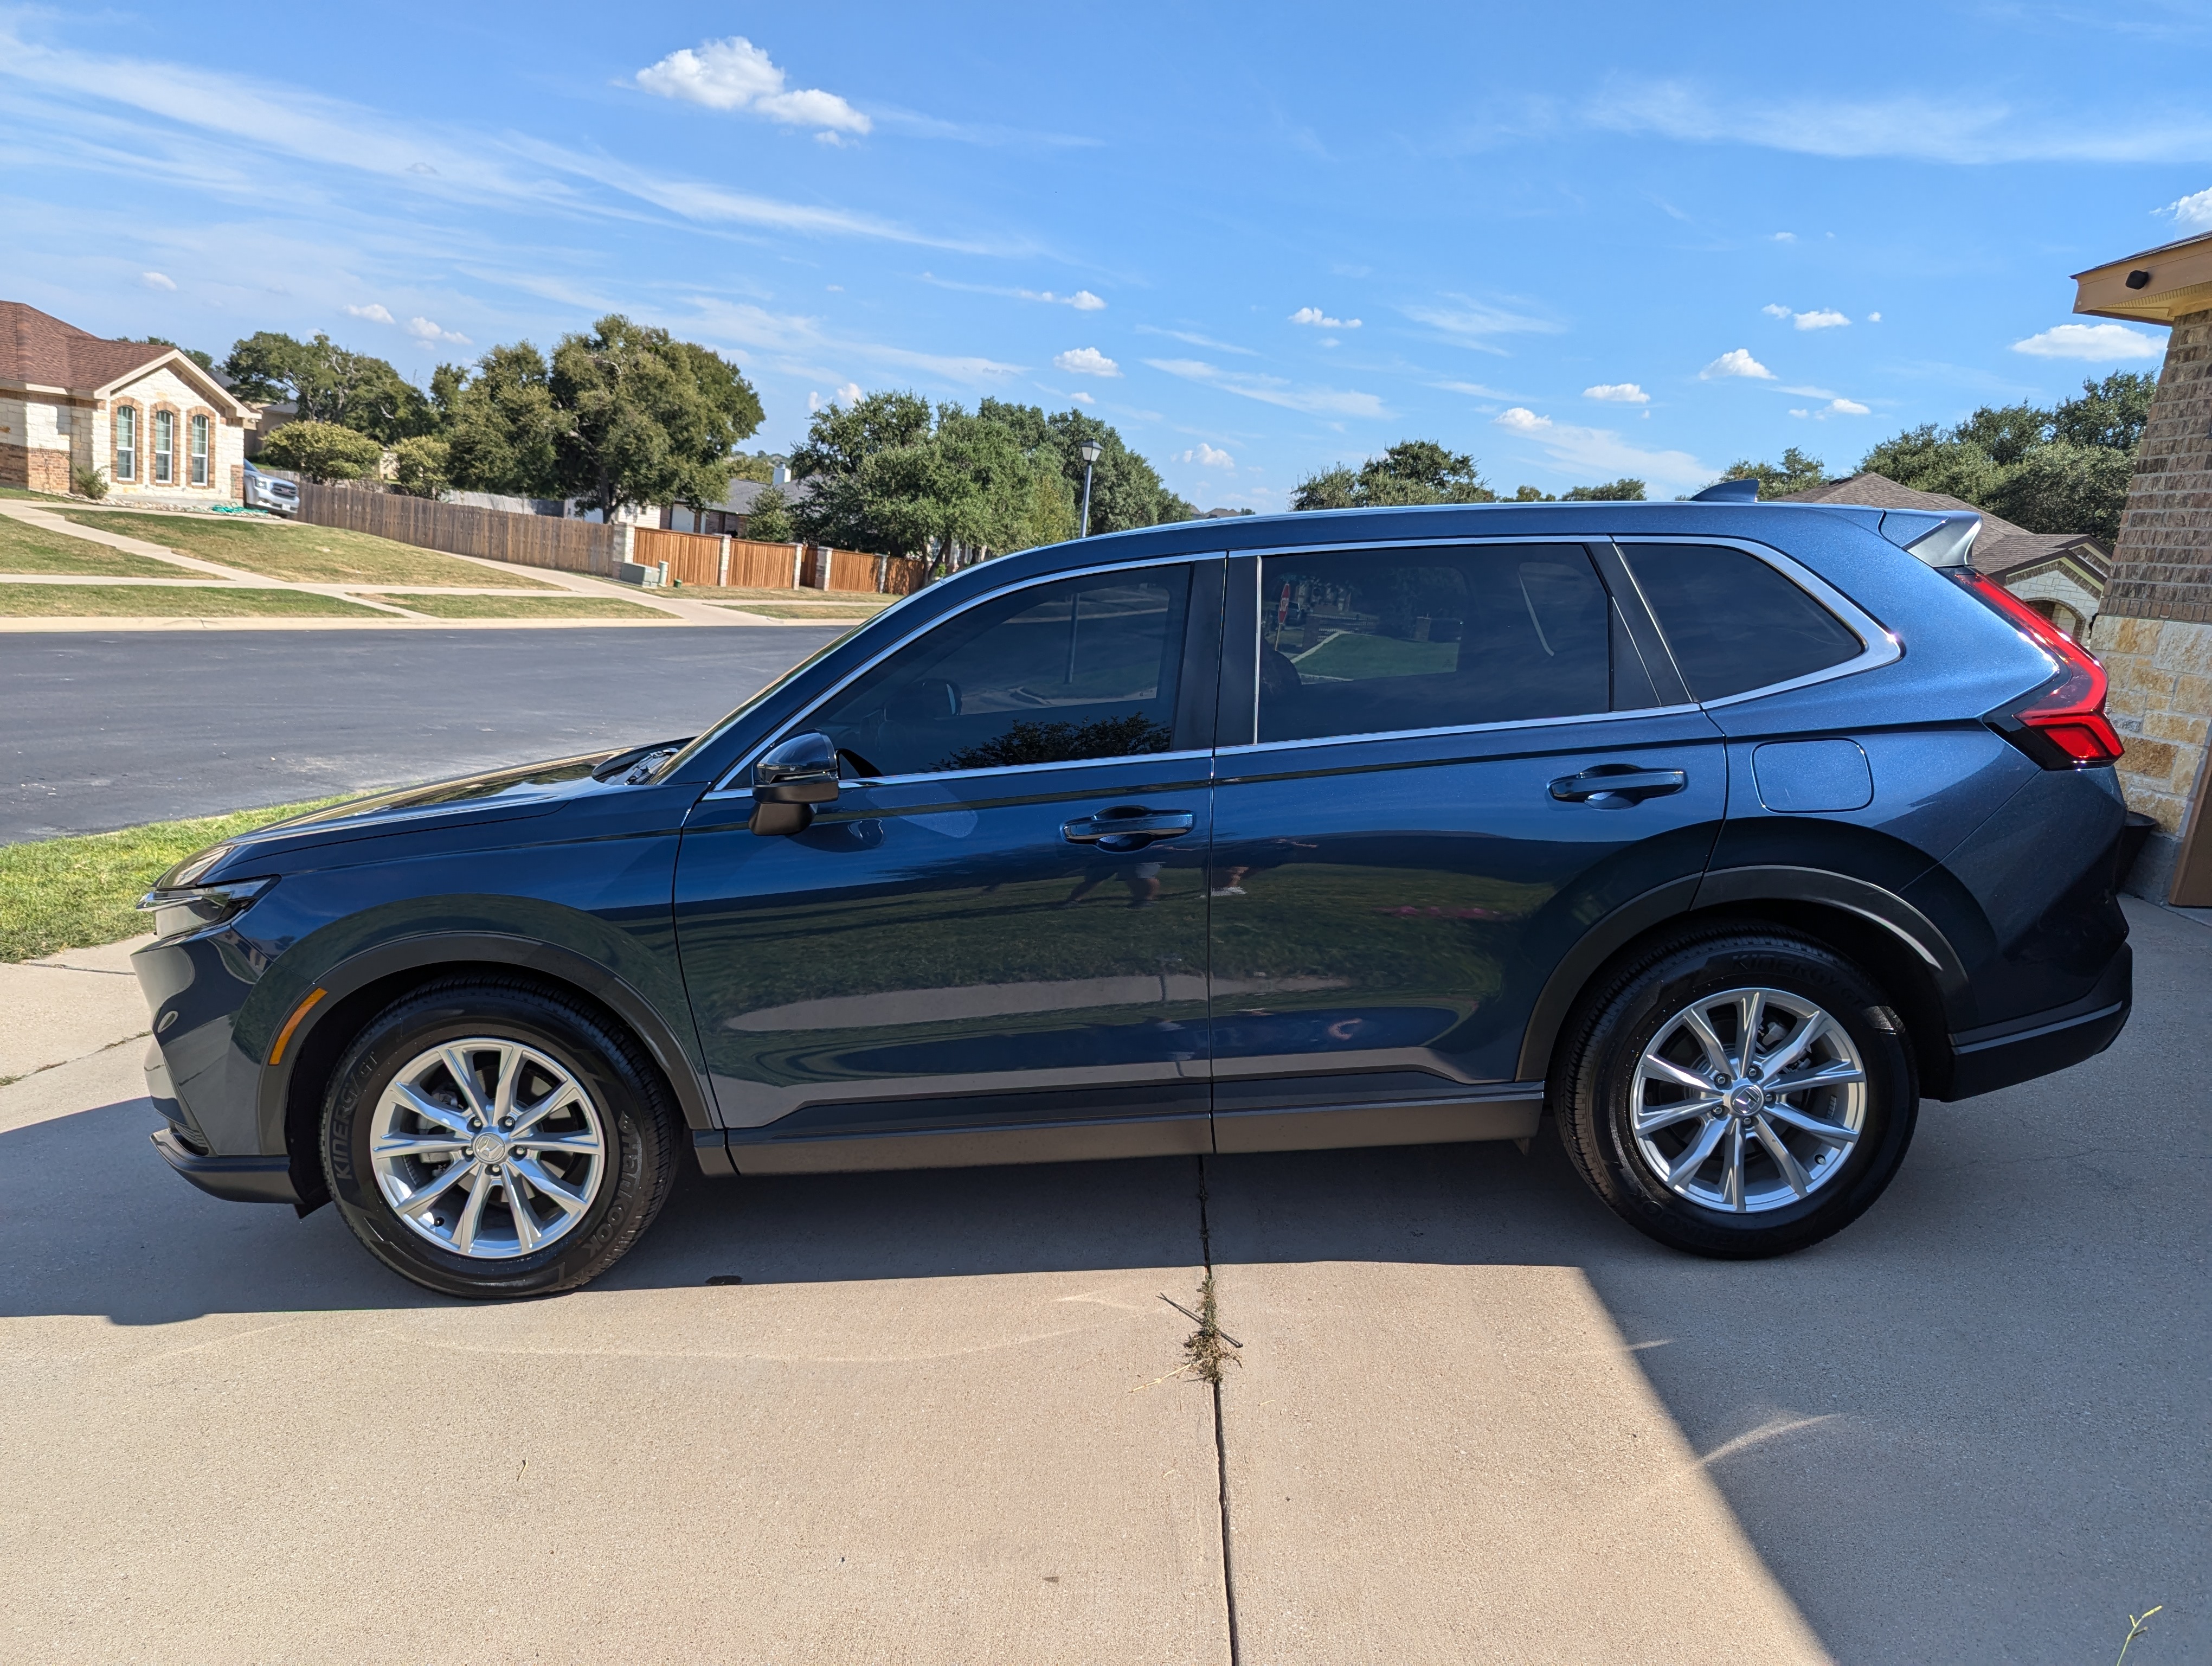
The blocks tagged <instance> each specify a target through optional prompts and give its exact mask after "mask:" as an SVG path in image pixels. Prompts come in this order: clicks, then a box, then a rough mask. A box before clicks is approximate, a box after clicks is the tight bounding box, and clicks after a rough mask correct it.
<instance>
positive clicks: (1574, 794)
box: [1552, 764, 1690, 810]
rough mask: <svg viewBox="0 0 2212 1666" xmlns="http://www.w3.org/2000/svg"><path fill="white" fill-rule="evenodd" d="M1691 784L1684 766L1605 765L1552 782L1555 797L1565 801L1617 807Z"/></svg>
mask: <svg viewBox="0 0 2212 1666" xmlns="http://www.w3.org/2000/svg"><path fill="white" fill-rule="evenodd" d="M1689 784H1690V777H1689V775H1688V774H1687V773H1686V772H1685V771H1683V770H1680V769H1621V768H1620V767H1618V766H1609V765H1604V764H1601V765H1600V766H1599V767H1598V768H1596V769H1585V770H1583V772H1582V773H1581V774H1580V775H1562V776H1560V777H1559V779H1558V780H1557V781H1553V783H1552V796H1553V798H1555V799H1557V800H1559V802H1560V803H1562V804H1591V805H1595V806H1599V807H1600V808H1601V809H1607V810H1613V809H1623V808H1626V806H1629V805H1632V804H1638V803H1641V802H1642V801H1643V800H1645V799H1656V798H1658V797H1661V796H1662V795H1663V794H1665V793H1679V792H1680V791H1681V790H1682V789H1683V788H1684V787H1687V786H1688V785H1689Z"/></svg>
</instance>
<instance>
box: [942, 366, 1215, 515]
mask: <svg viewBox="0 0 2212 1666" xmlns="http://www.w3.org/2000/svg"><path fill="white" fill-rule="evenodd" d="M975 414H976V415H977V416H978V417H983V418H986V419H987V420H989V421H993V422H997V423H1003V424H1004V425H1005V426H1006V428H1008V429H1012V431H1013V434H1014V435H1015V437H1016V438H1017V440H1018V441H1019V442H1020V445H1021V447H1022V449H1023V450H1024V451H1025V452H1027V453H1029V454H1030V455H1031V456H1032V457H1035V458H1037V459H1049V460H1050V462H1051V463H1052V464H1053V465H1054V467H1056V468H1057V469H1058V470H1059V471H1060V477H1061V478H1062V479H1063V480H1065V481H1066V483H1067V489H1068V492H1069V494H1070V496H1072V497H1073V500H1074V502H1076V503H1077V504H1078V505H1080V504H1081V503H1082V501H1083V456H1082V452H1081V447H1082V445H1083V443H1084V441H1086V440H1088V441H1097V445H1098V448H1099V452H1098V461H1097V464H1096V465H1094V466H1093V467H1092V469H1091V532H1094V533H1097V532H1127V530H1129V529H1130V528H1131V527H1133V526H1158V525H1159V524H1160V523H1161V522H1162V521H1167V520H1194V519H1195V518H1196V516H1197V514H1198V510H1197V508H1195V507H1194V505H1192V504H1191V503H1189V502H1187V501H1185V500H1184V499H1183V498H1182V497H1180V496H1176V494H1175V493H1174V492H1171V491H1170V490H1169V489H1167V487H1166V486H1165V485H1164V484H1162V483H1161V481H1160V477H1159V472H1158V470H1156V469H1154V468H1153V467H1152V464H1151V463H1150V462H1149V461H1148V460H1146V458H1145V457H1144V456H1143V455H1142V454H1141V453H1138V452H1135V451H1132V450H1131V449H1130V448H1129V447H1128V445H1127V442H1126V441H1123V439H1122V438H1121V432H1120V430H1118V429H1115V427H1114V426H1113V425H1112V424H1111V423H1102V422H1100V421H1099V420H1098V418H1097V417H1093V416H1091V415H1090V414H1089V413H1088V412H1087V411H1081V410H1073V409H1070V410H1056V411H1054V412H1053V413H1052V414H1051V415H1050V416H1047V415H1046V414H1045V412H1044V410H1043V409H1042V407H1040V406H1037V405H1020V404H1012V403H1010V402H1008V401H1006V400H1003V399H984V400H982V401H981V403H979V404H977V405H976V407H975ZM1078 513H1080V510H1079V511H1078ZM1070 535H1071V536H1073V532H1071V534H1070Z"/></svg>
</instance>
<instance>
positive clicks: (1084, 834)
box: [1060, 806, 1198, 850]
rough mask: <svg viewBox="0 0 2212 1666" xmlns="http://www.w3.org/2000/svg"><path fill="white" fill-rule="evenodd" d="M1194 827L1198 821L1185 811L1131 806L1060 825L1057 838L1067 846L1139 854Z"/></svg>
mask: <svg viewBox="0 0 2212 1666" xmlns="http://www.w3.org/2000/svg"><path fill="white" fill-rule="evenodd" d="M1197 825H1198V818H1197V817H1196V816H1195V815H1194V814H1193V813H1192V812H1190V811H1188V810H1146V809H1145V808H1143V807H1142V806H1127V807H1122V808H1116V809H1113V810H1102V811H1100V812H1098V814H1097V815H1095V816H1079V817H1077V818H1075V819H1074V820H1073V821H1072V822H1063V823H1061V824H1060V837H1061V838H1063V839H1065V840H1066V841H1067V842H1068V843H1070V844H1095V845H1097V847H1098V848H1100V849H1101V850H1142V849H1143V848H1145V847H1146V845H1148V844H1152V843H1155V842H1158V841H1159V840H1162V839H1179V838H1181V837H1182V836H1183V835H1184V834H1186V833H1188V832H1189V831H1190V830H1191V829H1192V828H1194V827H1196V826H1197Z"/></svg>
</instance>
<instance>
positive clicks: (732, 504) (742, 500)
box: [717, 475, 816, 515]
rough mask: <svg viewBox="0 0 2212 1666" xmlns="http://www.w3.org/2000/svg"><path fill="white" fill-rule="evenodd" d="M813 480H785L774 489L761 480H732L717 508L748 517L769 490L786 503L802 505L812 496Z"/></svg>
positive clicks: (808, 478) (810, 476)
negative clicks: (763, 494)
mask: <svg viewBox="0 0 2212 1666" xmlns="http://www.w3.org/2000/svg"><path fill="white" fill-rule="evenodd" d="M815 479H816V477H814V476H812V475H809V476H808V477H806V478H805V479H804V480H787V481H785V482H784V483H782V484H781V486H775V487H771V486H769V484H768V483H767V482H765V481H762V480H732V482H730V490H729V495H728V496H726V497H725V498H723V500H722V501H721V502H720V505H719V506H717V507H719V508H721V509H723V510H725V511H726V512H727V513H729V514H735V515H749V514H751V513H752V512H753V505H754V504H755V503H756V502H759V500H760V495H761V494H762V493H763V492H765V491H771V490H773V491H776V492H780V493H781V494H782V495H783V501H784V502H786V503H803V502H805V501H806V500H807V499H808V498H810V497H811V496H814V483H815Z"/></svg>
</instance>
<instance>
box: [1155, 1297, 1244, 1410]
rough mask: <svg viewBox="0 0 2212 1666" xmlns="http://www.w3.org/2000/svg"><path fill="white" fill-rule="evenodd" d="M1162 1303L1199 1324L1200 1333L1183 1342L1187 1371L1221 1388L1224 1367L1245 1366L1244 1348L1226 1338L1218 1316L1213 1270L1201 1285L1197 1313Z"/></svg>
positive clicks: (1183, 1307) (1234, 1340)
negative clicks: (1242, 1350)
mask: <svg viewBox="0 0 2212 1666" xmlns="http://www.w3.org/2000/svg"><path fill="white" fill-rule="evenodd" d="M1160 1299H1161V1300H1162V1301H1164V1302H1166V1303H1167V1304H1168V1305H1169V1306H1170V1307H1171V1308H1173V1309H1175V1310H1176V1312H1178V1313H1180V1314H1182V1316H1184V1317H1185V1318H1187V1319H1195V1320H1197V1321H1198V1329H1196V1330H1194V1331H1193V1332H1191V1334H1190V1335H1188V1336H1186V1337H1184V1338H1183V1342H1182V1351H1183V1357H1184V1359H1185V1360H1186V1361H1187V1369H1188V1370H1190V1371H1193V1372H1194V1373H1195V1374H1196V1375H1197V1377H1198V1380H1199V1381H1200V1382H1201V1383H1209V1384H1211V1385H1212V1387H1214V1388H1217V1389H1218V1388H1219V1387H1220V1386H1221V1368H1222V1366H1223V1365H1243V1363H1244V1361H1243V1359H1240V1358H1239V1357H1238V1355H1237V1349H1238V1348H1240V1347H1243V1346H1244V1345H1243V1343H1242V1342H1240V1341H1237V1339H1236V1338H1235V1337H1233V1336H1229V1335H1224V1334H1223V1332H1222V1329H1221V1326H1220V1323H1219V1322H1218V1320H1217V1318H1216V1316H1215V1312H1216V1310H1215V1307H1214V1302H1213V1273H1212V1269H1211V1268H1209V1269H1207V1272H1206V1277H1205V1278H1204V1279H1203V1280H1200V1283H1199V1286H1198V1311H1197V1312H1195V1313H1193V1312H1192V1311H1191V1310H1189V1309H1188V1308H1187V1307H1185V1306H1184V1305H1183V1304H1182V1303H1181V1302H1178V1301H1173V1300H1170V1298H1167V1297H1165V1296H1163V1297H1161V1298H1160Z"/></svg>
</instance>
